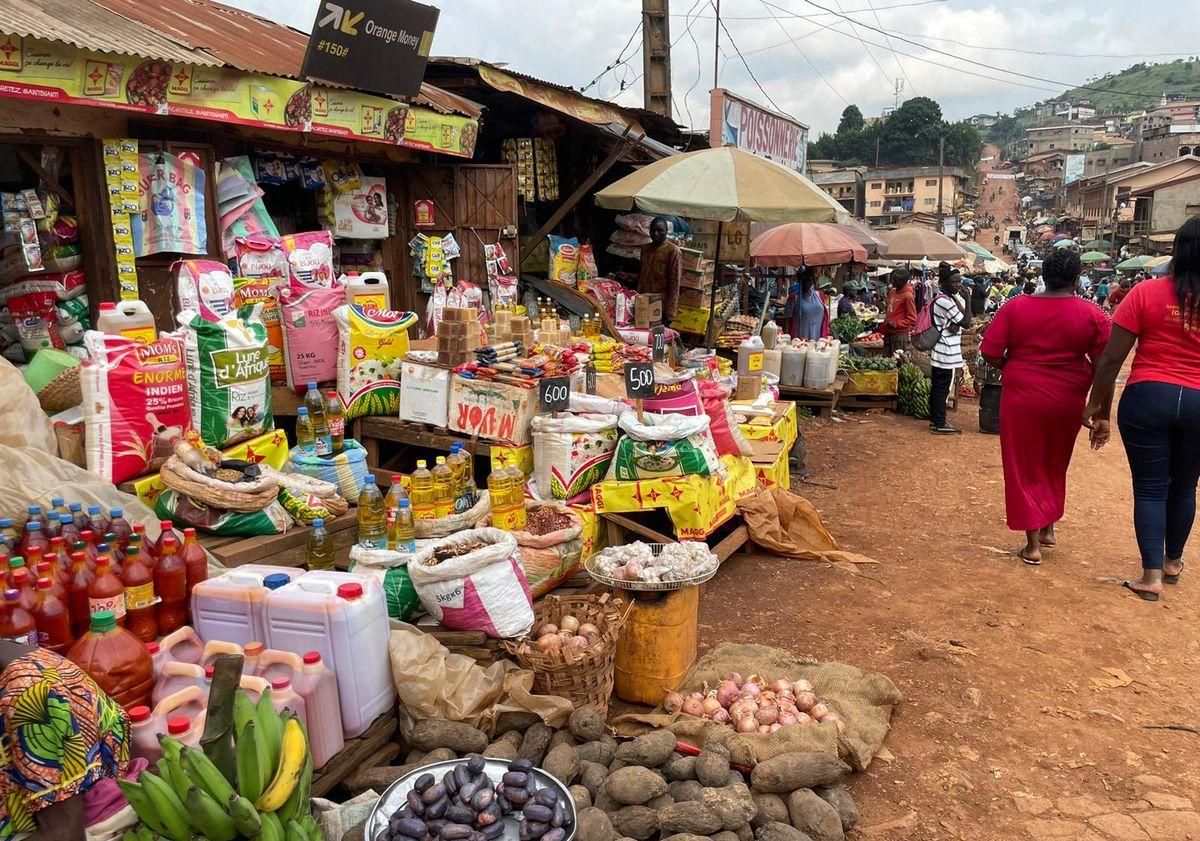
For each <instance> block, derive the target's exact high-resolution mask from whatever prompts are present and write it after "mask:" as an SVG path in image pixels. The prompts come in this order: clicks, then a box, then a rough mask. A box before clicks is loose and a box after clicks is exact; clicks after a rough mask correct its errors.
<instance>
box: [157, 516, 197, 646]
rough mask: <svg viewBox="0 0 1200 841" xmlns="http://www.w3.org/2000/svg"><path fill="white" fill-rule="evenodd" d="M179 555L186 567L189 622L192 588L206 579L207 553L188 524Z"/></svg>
mask: <svg viewBox="0 0 1200 841" xmlns="http://www.w3.org/2000/svg"><path fill="white" fill-rule="evenodd" d="M179 555H180V557H182V558H183V565H184V567H185V568H186V569H187V605H188V621H189V622H190V621H191V618H192V616H191V614H192V588H194V587H195V586H196V585H197V584H199V583H200V582H201V581H207V580H208V555H206V554H205V553H204V547H202V546H201V545H200V541H199V539H198V538H197V537H196V530H195V529H194V528H192V527H190V526H189V527H188V528H186V529H184V530H183V546H181V547H180V549H179ZM163 633H165V631H164V632H163Z"/></svg>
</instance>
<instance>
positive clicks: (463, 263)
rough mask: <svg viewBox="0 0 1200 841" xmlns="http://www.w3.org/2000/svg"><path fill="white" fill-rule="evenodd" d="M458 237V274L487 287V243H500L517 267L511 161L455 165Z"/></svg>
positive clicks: (515, 171) (456, 273)
mask: <svg viewBox="0 0 1200 841" xmlns="http://www.w3.org/2000/svg"><path fill="white" fill-rule="evenodd" d="M454 205H455V213H456V214H457V218H456V222H457V225H456V231H455V234H454V236H455V239H457V240H458V244H459V245H460V246H461V247H462V256H461V257H459V258H458V264H459V265H458V266H456V267H455V276H456V277H460V278H463V279H466V280H469V281H471V282H472V283H475V284H478V285H479V286H483V287H485V288H486V286H487V266H486V263H485V260H484V255H483V246H484V244H488V245H491V244H494V243H497V242H498V243H500V244H501V245H503V246H504V251H505V253H506V254H507V255H508V261H509V263H510V264H511V265H512V266H513V267H516V266H517V265H519V264H520V262H521V257H520V255H519V254H518V253H517V237H516V234H517V170H516V167H514V166H512V165H511V164H460V165H459V166H456V167H454Z"/></svg>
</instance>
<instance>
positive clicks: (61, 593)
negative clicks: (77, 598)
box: [33, 561, 67, 601]
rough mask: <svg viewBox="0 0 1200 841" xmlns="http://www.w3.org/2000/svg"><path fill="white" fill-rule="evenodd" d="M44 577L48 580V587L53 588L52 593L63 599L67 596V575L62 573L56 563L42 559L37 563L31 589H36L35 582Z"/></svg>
mask: <svg viewBox="0 0 1200 841" xmlns="http://www.w3.org/2000/svg"><path fill="white" fill-rule="evenodd" d="M43 578H45V579H46V580H47V581H49V582H50V587H51V588H52V589H53V590H54V595H56V596H58V597H59V598H60V599H63V600H64V601H65V600H66V598H67V577H66V576H65V575H63V574H62V570H60V569H59V568H58V564H55V563H52V562H50V561H42V562H41V563H40V564H38V565H37V577H36V578H35V579H34V585H33V589H34V590H37V587H38V584H37V582H39V581H41V580H42V579H43Z"/></svg>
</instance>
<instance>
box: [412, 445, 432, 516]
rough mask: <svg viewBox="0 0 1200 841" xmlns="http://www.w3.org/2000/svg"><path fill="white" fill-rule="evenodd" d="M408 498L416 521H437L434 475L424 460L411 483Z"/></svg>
mask: <svg viewBox="0 0 1200 841" xmlns="http://www.w3.org/2000/svg"><path fill="white" fill-rule="evenodd" d="M408 498H409V500H411V502H412V512H413V519H414V520H436V519H437V517H438V515H437V511H436V510H435V507H434V500H433V474H432V473H430V472H429V468H427V467H426V466H425V461H424V459H422V460H421V461H418V462H417V469H416V470H414V471H413V473H412V479H411V481H410V482H409V488H408Z"/></svg>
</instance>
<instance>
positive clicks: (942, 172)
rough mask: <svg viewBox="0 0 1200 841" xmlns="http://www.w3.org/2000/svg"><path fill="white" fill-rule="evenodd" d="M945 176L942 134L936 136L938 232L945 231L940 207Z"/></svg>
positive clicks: (944, 143)
mask: <svg viewBox="0 0 1200 841" xmlns="http://www.w3.org/2000/svg"><path fill="white" fill-rule="evenodd" d="M945 178H946V138H945V136H944V135H943V136H942V137H939V138H938V233H939V234H944V233H945V232H946V227H945V225H943V224H942V218H943V216H944V215H945V214H944V211H943V209H942V185H943V183H944V182H945Z"/></svg>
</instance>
